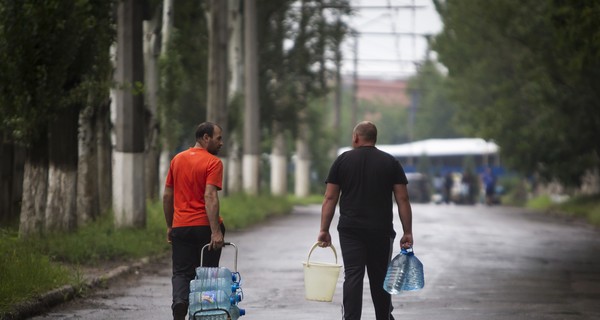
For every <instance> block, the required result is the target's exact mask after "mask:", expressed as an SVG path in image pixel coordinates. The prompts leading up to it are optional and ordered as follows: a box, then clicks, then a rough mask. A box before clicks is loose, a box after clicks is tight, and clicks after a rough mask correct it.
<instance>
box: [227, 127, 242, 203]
mask: <svg viewBox="0 0 600 320" xmlns="http://www.w3.org/2000/svg"><path fill="white" fill-rule="evenodd" d="M230 137H231V148H230V150H229V151H230V152H229V161H228V164H229V165H228V169H227V176H228V179H227V180H228V181H229V183H228V184H227V192H228V193H229V194H231V193H237V192H240V191H242V183H241V182H242V157H241V154H240V153H241V150H240V143H239V140H240V139H239V137H238V136H237V133H236V132H232V133H231V135H230Z"/></svg>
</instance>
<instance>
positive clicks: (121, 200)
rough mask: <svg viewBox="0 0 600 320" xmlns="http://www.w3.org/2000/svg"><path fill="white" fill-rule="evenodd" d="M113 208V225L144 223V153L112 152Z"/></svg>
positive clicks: (141, 224)
mask: <svg viewBox="0 0 600 320" xmlns="http://www.w3.org/2000/svg"><path fill="white" fill-rule="evenodd" d="M113 156H114V158H113V161H114V163H113V165H114V166H113V210H114V213H115V226H117V227H119V228H120V227H143V226H145V225H146V193H145V190H144V185H145V184H144V172H145V169H144V167H145V165H144V164H145V161H144V153H143V152H142V153H130V152H119V151H114V152H113Z"/></svg>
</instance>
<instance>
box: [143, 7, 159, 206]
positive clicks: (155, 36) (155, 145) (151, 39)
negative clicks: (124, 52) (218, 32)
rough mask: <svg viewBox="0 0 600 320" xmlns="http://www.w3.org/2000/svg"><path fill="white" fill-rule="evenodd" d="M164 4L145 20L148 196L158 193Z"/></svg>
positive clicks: (146, 177) (154, 196)
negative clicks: (158, 112)
mask: <svg viewBox="0 0 600 320" xmlns="http://www.w3.org/2000/svg"><path fill="white" fill-rule="evenodd" d="M159 9H161V6H157V10H156V12H155V13H154V15H153V16H152V19H151V20H149V21H144V35H145V36H144V66H145V70H144V78H145V81H144V84H145V86H144V94H145V102H146V110H147V113H146V115H147V119H146V120H147V121H146V130H145V135H146V139H145V140H146V148H145V150H146V157H145V159H146V163H145V167H146V174H145V175H144V176H145V181H146V188H145V189H146V198H147V199H156V198H157V197H158V195H159V188H158V187H159V186H158V183H159V178H158V170H159V169H158V164H159V159H158V158H159V155H160V146H159V140H158V121H157V108H158V87H159V79H158V58H159V57H160V41H159V40H160V29H161V25H160V24H159V22H160V18H161V13H162V11H161V10H159Z"/></svg>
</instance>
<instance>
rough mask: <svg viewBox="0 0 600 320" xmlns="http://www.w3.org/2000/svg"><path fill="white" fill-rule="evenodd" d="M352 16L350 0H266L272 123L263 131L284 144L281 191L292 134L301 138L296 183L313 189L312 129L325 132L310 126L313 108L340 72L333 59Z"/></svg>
mask: <svg viewBox="0 0 600 320" xmlns="http://www.w3.org/2000/svg"><path fill="white" fill-rule="evenodd" d="M350 12H351V10H350V6H349V3H348V1H326V2H324V1H301V2H300V3H299V4H298V5H296V4H295V2H294V1H278V2H271V1H262V2H261V5H260V6H259V13H258V14H259V19H258V21H259V22H260V24H259V26H258V28H259V32H258V35H259V39H258V41H259V43H260V48H261V52H260V61H261V63H260V70H259V74H260V77H259V81H260V86H259V88H260V89H261V92H260V101H261V119H263V120H264V122H266V123H267V124H268V125H265V126H263V128H264V129H263V130H264V131H265V132H267V133H271V134H272V136H273V137H274V139H275V140H276V141H278V143H276V144H272V146H273V149H272V150H271V154H272V158H273V159H279V160H276V161H275V162H276V163H278V165H277V168H279V170H277V171H274V172H272V174H271V178H272V179H276V180H278V181H280V183H279V186H278V188H277V189H281V185H282V184H283V183H284V181H285V180H286V179H282V178H280V176H281V175H284V174H286V172H285V170H284V169H285V168H286V167H287V165H286V163H287V162H286V161H285V159H284V157H286V156H287V155H286V154H287V153H288V151H287V148H286V145H285V144H284V143H281V141H283V140H285V139H283V138H282V137H283V136H285V135H286V131H287V132H289V133H290V134H291V136H293V137H294V138H298V139H297V141H296V158H297V160H298V161H297V163H296V171H297V172H300V175H299V176H298V175H297V176H296V182H298V180H301V181H304V182H303V183H300V184H298V185H297V193H298V194H302V195H303V194H306V193H307V191H308V187H309V186H308V182H309V180H308V175H309V173H310V169H311V156H312V153H314V151H315V150H313V148H311V145H310V144H308V139H309V136H310V134H309V133H308V131H309V130H312V129H317V130H319V131H318V132H324V131H325V129H324V128H314V127H313V126H312V125H311V123H309V122H308V121H309V119H310V115H309V111H308V110H307V108H308V106H309V104H310V103H311V101H315V100H318V99H319V98H320V97H323V96H325V95H326V94H327V92H328V80H329V79H331V78H332V77H333V74H334V72H333V71H331V70H330V68H331V67H332V66H333V65H334V63H332V61H334V60H335V58H336V56H335V54H336V52H338V51H339V45H340V43H341V42H342V39H343V38H344V37H345V35H346V34H347V31H348V28H347V27H346V26H345V24H343V23H342V22H341V19H340V17H341V16H343V15H347V14H350ZM287 44H291V46H290V45H287ZM338 53H339V52H338ZM338 58H339V57H338ZM274 130H278V131H274ZM298 168H301V170H298ZM273 169H275V168H273Z"/></svg>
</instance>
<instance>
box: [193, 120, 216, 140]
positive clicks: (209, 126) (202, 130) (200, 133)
mask: <svg viewBox="0 0 600 320" xmlns="http://www.w3.org/2000/svg"><path fill="white" fill-rule="evenodd" d="M214 132H215V124H214V123H212V122H208V121H207V122H202V123H201V124H199V125H198V126H197V127H196V141H197V140H200V139H202V137H204V135H205V134H208V136H209V137H211V138H212V136H213V133H214Z"/></svg>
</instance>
